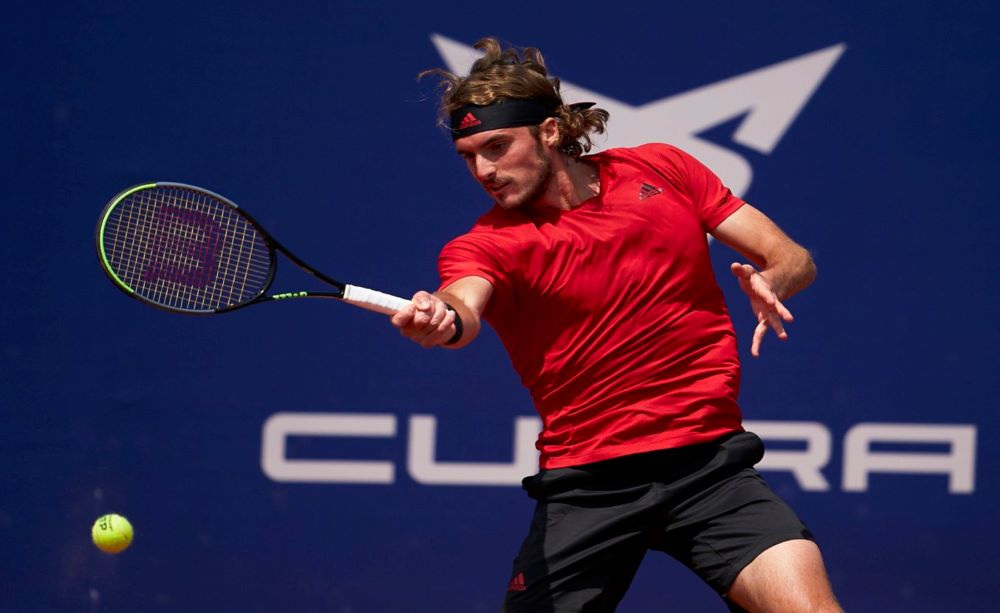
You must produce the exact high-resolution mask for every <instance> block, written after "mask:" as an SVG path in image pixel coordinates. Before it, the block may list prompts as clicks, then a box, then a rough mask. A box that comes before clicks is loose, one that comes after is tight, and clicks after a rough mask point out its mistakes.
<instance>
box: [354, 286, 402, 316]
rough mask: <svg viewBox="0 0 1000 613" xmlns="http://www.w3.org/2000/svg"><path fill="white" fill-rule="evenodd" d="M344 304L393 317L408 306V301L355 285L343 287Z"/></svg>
mask: <svg viewBox="0 0 1000 613" xmlns="http://www.w3.org/2000/svg"><path fill="white" fill-rule="evenodd" d="M344 302H350V303H351V304H353V305H354V306H359V307H361V308H363V309H368V310H369V311H375V312H376V313H384V314H385V315H395V314H396V311H398V310H400V309H402V308H403V307H405V306H406V305H408V304H410V301H409V300H405V299H403V298H399V297H397V296H393V295H391V294H383V293H382V292H377V291H375V290H373V289H368V288H366V287H359V286H357V285H347V286H345V287H344Z"/></svg>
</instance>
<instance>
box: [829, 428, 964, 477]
mask: <svg viewBox="0 0 1000 613" xmlns="http://www.w3.org/2000/svg"><path fill="white" fill-rule="evenodd" d="M873 442H880V443H937V444H947V445H948V446H949V449H950V451H949V452H948V453H927V452H923V453H917V452H901V451H872V450H871V444H872V443H873ZM975 464H976V428H975V426H973V425H967V424H963V425H939V424H858V425H856V426H854V427H853V428H851V429H850V430H849V431H848V432H847V435H846V436H845V437H844V483H843V487H844V491H847V492H863V491H865V490H867V489H868V475H869V474H871V473H876V472H877V473H908V474H946V475H948V492H949V493H952V494H971V493H972V492H973V491H974V490H975Z"/></svg>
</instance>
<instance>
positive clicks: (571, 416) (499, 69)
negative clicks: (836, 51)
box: [392, 38, 840, 613]
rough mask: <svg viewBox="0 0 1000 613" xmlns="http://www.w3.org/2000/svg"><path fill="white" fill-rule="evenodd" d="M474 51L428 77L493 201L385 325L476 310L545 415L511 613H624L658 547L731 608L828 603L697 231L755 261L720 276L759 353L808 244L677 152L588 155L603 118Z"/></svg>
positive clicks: (532, 52)
mask: <svg viewBox="0 0 1000 613" xmlns="http://www.w3.org/2000/svg"><path fill="white" fill-rule="evenodd" d="M476 47H477V48H478V49H480V50H481V51H483V52H484V53H485V55H484V56H483V57H482V58H481V59H479V60H478V61H477V62H476V63H475V64H474V65H473V68H472V70H471V72H470V74H469V75H468V76H466V77H459V76H457V75H454V74H452V73H449V72H447V71H444V70H442V69H437V70H433V71H428V73H430V74H435V75H437V76H439V77H440V78H441V79H442V85H443V96H442V105H441V111H442V122H444V121H447V124H446V125H447V126H448V127H449V129H450V132H451V135H452V137H453V139H454V144H455V150H456V151H457V152H458V154H459V156H460V157H461V158H462V159H463V160H464V161H465V164H466V166H467V167H468V169H469V172H470V173H472V176H473V177H474V178H475V179H476V180H477V181H478V182H479V183H480V184H481V185H482V187H483V189H485V190H486V192H487V194H489V196H490V198H491V199H492V200H493V202H494V204H493V207H492V208H491V209H490V210H489V211H488V212H487V213H486V214H485V215H483V216H482V217H480V218H479V219H478V221H476V223H475V225H474V226H473V227H472V229H471V230H469V231H468V232H467V233H466V234H464V235H462V236H459V237H458V238H455V239H454V240H452V241H451V242H449V243H448V244H447V245H446V246H445V247H444V249H443V250H442V252H441V254H440V257H439V271H440V275H441V285H440V289H439V290H438V291H436V292H434V293H430V292H423V291H421V292H417V293H416V294H415V295H414V296H413V303H412V305H410V306H408V307H406V308H404V309H403V310H402V311H400V312H398V313H397V314H396V315H395V316H393V318H392V323H393V324H394V325H395V326H396V327H398V328H399V329H400V331H401V332H402V333H403V334H404V335H405V336H407V337H408V338H410V339H412V340H413V341H416V342H417V343H419V344H421V345H423V346H424V347H434V346H445V347H451V348H459V347H464V346H465V345H468V344H469V343H470V342H472V341H473V340H474V339H475V338H476V336H477V335H478V333H479V331H480V326H481V325H482V324H481V322H482V321H483V320H486V321H487V322H489V323H490V325H492V326H493V327H494V329H495V330H496V332H497V333H498V335H499V337H500V339H501V340H502V342H503V344H504V346H505V347H506V349H507V351H508V352H509V354H510V357H511V361H512V363H513V365H514V368H515V369H516V371H517V373H518V374H519V375H520V377H521V381H522V382H523V383H524V385H525V386H526V387H527V388H528V390H529V391H530V392H531V395H532V398H533V400H534V403H535V406H536V408H537V410H538V413H539V415H540V416H541V418H542V422H543V425H544V427H543V430H542V432H541V434H540V436H539V439H538V442H537V446H538V449H539V450H540V452H541V456H540V458H541V459H540V463H541V466H540V468H541V470H540V472H539V473H538V474H536V475H534V476H531V477H527V478H525V479H524V482H523V484H524V488H525V489H526V490H527V492H528V494H529V495H530V496H531V497H532V498H534V499H535V500H536V501H537V505H536V510H535V514H534V517H533V520H532V522H531V526H530V528H529V531H528V535H527V538H526V539H525V541H524V543H523V545H522V547H521V550H520V552H519V554H518V555H517V558H516V559H515V561H514V565H513V570H512V574H511V577H510V579H509V583H508V588H507V594H506V599H505V605H504V606H505V609H504V610H505V611H507V612H509V613H514V612H529V611H530V612H560V613H564V612H570V611H614V610H615V608H616V607H617V605H618V603H619V601H620V600H621V599H622V597H623V596H624V594H625V592H626V590H627V588H628V586H629V584H630V583H631V581H632V578H633V576H634V574H635V572H636V570H637V569H638V566H639V564H640V562H641V560H642V558H643V556H644V555H645V554H646V552H647V551H649V550H654V551H662V552H666V553H668V554H669V555H671V556H673V557H674V558H676V559H677V560H679V561H680V562H681V563H683V564H685V565H686V566H687V567H688V568H690V569H691V570H692V571H694V572H695V573H697V575H698V576H699V577H701V578H702V579H703V580H704V581H705V582H707V583H708V584H709V585H710V586H711V587H712V588H713V589H715V590H716V591H717V592H718V593H719V595H720V596H721V597H722V598H724V599H725V601H726V603H727V605H728V606H729V607H730V608H731V609H732V610H736V611H740V610H749V611H780V612H782V613H789V612H794V611H839V610H840V607H839V606H838V604H837V602H836V600H835V599H834V596H833V593H832V591H831V589H830V585H829V581H828V579H827V576H826V571H825V569H824V566H823V561H822V558H821V556H820V551H819V549H818V548H817V546H816V543H815V542H814V540H813V536H812V534H811V533H810V531H809V530H808V529H807V528H806V526H805V525H803V523H802V522H801V521H800V520H799V518H798V517H797V516H796V515H795V513H794V512H793V511H792V510H791V509H790V508H789V507H788V506H787V505H786V504H785V503H784V502H783V501H781V500H780V499H779V498H778V497H777V496H776V495H775V494H774V493H773V492H772V491H771V490H770V489H769V488H768V486H767V485H766V484H765V483H764V481H763V480H762V479H761V477H760V476H759V474H758V473H757V472H756V471H755V470H754V468H753V466H754V465H755V464H756V463H757V462H758V461H760V459H761V457H762V455H763V453H764V448H763V445H762V443H761V441H760V439H759V438H758V437H757V436H756V435H754V434H753V433H750V432H746V431H744V429H743V427H742V425H741V414H740V409H739V406H738V404H737V392H738V388H739V379H740V363H739V358H738V354H737V344H736V335H735V332H734V330H733V325H732V322H731V320H730V318H729V315H728V312H727V310H726V306H725V303H724V301H723V295H722V292H721V290H720V288H719V286H718V285H717V283H716V281H715V277H714V274H713V271H712V266H711V262H710V259H709V250H708V242H707V239H706V232H707V233H711V234H712V235H713V236H714V237H715V238H716V239H718V240H719V241H720V242H722V243H724V244H726V245H728V246H729V247H731V248H733V249H734V250H736V251H737V252H738V253H739V254H741V256H742V257H743V258H745V259H746V262H745V263H734V264H733V265H732V274H733V275H734V276H735V278H736V280H737V281H738V283H739V285H740V287H741V288H742V289H743V291H744V292H745V293H746V295H747V296H748V298H749V301H750V307H751V308H752V309H753V312H754V313H755V315H756V317H757V321H758V324H757V326H756V329H755V330H754V334H753V340H752V344H751V353H752V354H753V355H754V356H758V355H759V353H760V348H761V342H762V340H763V339H764V336H765V333H766V332H767V331H768V330H773V331H774V333H775V334H776V336H777V337H778V338H780V339H786V338H787V333H786V331H785V328H784V324H785V323H786V322H790V321H791V320H792V315H791V313H790V312H789V311H788V309H787V308H785V305H784V301H785V300H786V299H787V298H788V297H790V296H791V295H793V294H794V293H796V292H797V291H799V290H801V289H802V288H804V287H806V286H807V285H808V284H809V283H810V282H812V280H813V278H814V277H815V274H816V271H815V267H814V265H813V262H812V259H811V257H810V255H809V253H808V252H807V251H806V250H805V249H803V248H802V247H800V246H799V245H797V244H796V243H795V242H793V241H792V240H791V239H790V238H789V237H788V236H786V235H785V233H784V232H782V231H781V229H779V228H778V227H777V226H776V225H775V224H774V223H773V222H772V221H771V220H770V219H768V218H767V217H766V216H765V215H764V214H762V213H761V212H760V211H758V210H757V209H755V208H754V207H752V206H750V205H749V204H747V203H746V202H744V201H743V200H741V199H740V198H738V197H736V196H735V195H733V194H732V193H731V192H730V191H729V190H728V189H727V188H726V187H725V186H723V185H722V183H721V182H720V180H719V179H718V178H717V177H716V176H715V175H714V174H713V173H712V172H711V171H710V170H709V169H708V168H706V167H705V166H704V165H702V164H701V163H700V162H699V161H698V160H696V159H694V158H693V157H691V156H690V155H688V154H687V153H685V152H684V151H681V150H680V149H677V148H676V147H673V146H670V145H666V144H648V145H643V146H640V147H636V148H631V149H610V150H607V151H603V152H600V153H596V154H592V155H585V154H586V153H587V152H589V151H590V149H591V135H592V134H593V133H602V132H603V131H604V129H605V124H606V121H607V119H608V113H607V112H606V111H604V110H601V109H598V108H593V105H591V104H576V105H567V104H565V103H564V102H563V100H562V98H561V96H560V93H559V81H558V79H556V78H554V77H549V76H548V73H547V70H546V67H545V64H544V60H543V58H542V55H541V54H540V53H539V52H538V50H536V49H530V48H529V49H524V50H517V49H503V48H502V47H501V45H500V44H499V43H498V42H497V41H496V40H495V39H490V38H486V39H483V40H481V41H479V42H478V43H477V44H476ZM428 73H425V74H428ZM664 598H669V594H664Z"/></svg>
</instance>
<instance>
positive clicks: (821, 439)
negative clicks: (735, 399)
mask: <svg viewBox="0 0 1000 613" xmlns="http://www.w3.org/2000/svg"><path fill="white" fill-rule="evenodd" d="M743 426H744V427H745V428H746V429H747V430H750V431H751V432H754V433H756V434H757V436H759V437H760V438H761V440H763V441H765V442H767V441H803V442H805V444H806V448H805V450H803V451H799V450H784V449H768V450H767V453H765V454H764V459H763V460H761V461H760V463H759V464H757V469H758V470H762V471H767V470H772V471H773V470H786V471H789V472H791V473H792V474H793V475H795V480H796V481H798V483H799V487H801V488H802V489H804V490H806V491H815V492H825V491H827V490H829V489H830V483H829V482H828V481H827V480H826V478H825V477H824V476H823V474H822V473H821V472H820V469H822V468H823V467H824V466H826V465H827V463H828V462H829V461H830V451H831V449H832V448H833V443H832V437H831V436H830V431H829V430H828V429H827V427H826V426H824V425H823V424H821V423H817V422H811V421H746V422H744V423H743Z"/></svg>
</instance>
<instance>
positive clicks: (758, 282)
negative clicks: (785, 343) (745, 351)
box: [729, 262, 794, 358]
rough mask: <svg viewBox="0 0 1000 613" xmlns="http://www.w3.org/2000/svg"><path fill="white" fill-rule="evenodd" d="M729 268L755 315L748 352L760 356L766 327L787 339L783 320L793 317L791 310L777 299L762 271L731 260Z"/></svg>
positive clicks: (781, 337)
mask: <svg viewBox="0 0 1000 613" xmlns="http://www.w3.org/2000/svg"><path fill="white" fill-rule="evenodd" d="M729 270H730V271H731V272H732V273H733V276H734V277H736V278H737V279H739V282H740V289H742V290H743V293H745V294H746V295H747V296H748V297H749V298H750V308H751V309H753V313H754V315H755V316H756V317H757V327H756V328H754V331H753V343H752V344H751V346H750V354H751V355H753V357H755V358H756V357H760V343H761V341H763V340H764V334H766V333H767V330H768V328H770V329H772V330H774V333H775V334H776V335H777V336H778V338H779V339H781V340H787V339H788V333H787V332H785V325H784V322H786V321H792V320H793V319H794V318H793V317H792V313H791V311H789V310H788V309H786V308H785V305H784V304H782V303H781V301H780V300H778V295H777V294H776V293H774V290H773V289H772V288H771V283H770V282H769V281H768V279H767V277H765V276H764V273H762V272H758V271H757V269H756V268H754V267H753V266H751V265H749V264H740V263H738V262H733V263H732V265H730V267H729Z"/></svg>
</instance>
